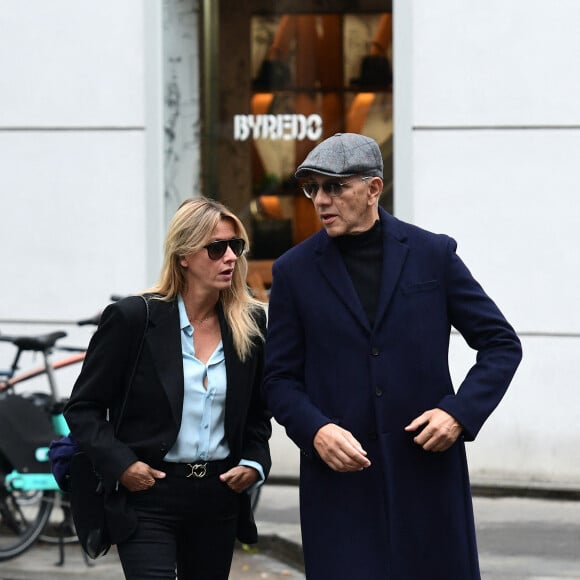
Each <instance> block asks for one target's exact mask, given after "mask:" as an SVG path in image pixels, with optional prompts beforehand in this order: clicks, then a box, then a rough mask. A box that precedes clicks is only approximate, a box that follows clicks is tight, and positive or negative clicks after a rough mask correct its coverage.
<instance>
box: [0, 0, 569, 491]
mask: <svg viewBox="0 0 580 580" xmlns="http://www.w3.org/2000/svg"><path fill="white" fill-rule="evenodd" d="M216 4H220V2H214V3H212V2H209V0H205V1H204V0H199V2H197V1H196V0H189V1H181V0H164V1H163V2H161V1H159V0H156V1H154V0H151V1H149V0H123V1H122V2H118V1H115V0H101V1H100V2H98V3H94V2H92V3H91V2H78V1H76V0H58V1H56V2H50V3H46V2H41V1H40V0H29V1H28V2H26V3H21V2H12V1H10V0H0V70H1V71H2V73H1V74H0V103H1V106H0V167H1V171H0V192H1V193H0V215H1V217H2V227H1V228H0V267H1V271H2V274H3V276H2V278H3V285H2V300H1V302H0V332H2V333H5V334H9V333H15V332H44V331H48V330H54V329H55V326H58V325H59V324H60V326H61V327H63V328H64V329H65V330H67V331H68V332H69V334H70V336H69V340H70V341H71V342H77V343H79V342H81V343H86V340H88V337H89V335H90V331H88V330H79V329H77V328H76V327H75V326H74V325H72V324H70V325H68V324H65V325H64V326H63V324H64V323H66V322H72V321H74V320H76V319H79V318H83V317H86V316H88V315H90V314H92V313H94V312H95V311H96V310H98V309H99V308H102V307H103V306H104V305H105V304H106V303H107V301H108V299H109V296H110V294H112V293H119V294H126V293H130V292H135V291H139V290H141V289H143V288H146V287H147V286H149V285H151V284H152V283H153V282H154V280H155V277H156V274H157V271H158V268H159V266H160V261H161V255H162V242H163V237H164V231H165V226H166V223H167V220H168V217H169V216H170V215H171V214H172V213H173V211H174V209H175V207H176V205H177V204H178V203H179V201H180V200H181V199H184V198H186V197H190V196H192V195H197V194H199V193H203V192H205V193H206V194H212V193H215V191H214V190H213V189H212V190H208V191H206V189H209V188H210V186H211V187H213V184H214V181H212V179H214V178H215V176H214V177H212V175H213V174H212V173H211V171H210V170H208V167H210V168H211V166H212V164H215V163H220V162H221V163H222V164H223V162H224V159H225V157H224V155H223V144H222V143H221V141H224V140H225V138H224V136H223V135H224V133H223V131H222V132H218V134H217V135H216V134H214V133H211V134H210V132H209V129H211V127H212V124H211V122H210V121H211V119H212V118H216V117H219V115H220V114H221V113H220V111H221V110H222V109H220V107H221V106H222V104H223V101H224V98H223V97H221V98H220V99H218V100H217V101H216V102H213V100H212V93H211V91H209V89H208V87H211V86H212V84H211V83H212V82H216V81H215V79H213V81H212V78H211V76H212V70H213V69H212V63H213V64H215V61H213V60H212V54H213V50H214V49H216V46H215V45H213V44H212V35H211V30H212V29H211V25H212V20H211V18H215V17H218V18H219V17H220V14H219V13H218V14H217V15H216V13H215V12H214V8H215V5H216ZM239 4H240V5H242V4H244V3H239ZM258 4H260V5H261V6H262V8H263V6H264V5H265V4H267V3H266V2H265V1H264V2H258ZM271 4H272V5H275V6H274V7H275V8H277V9H279V10H278V12H280V11H281V10H282V9H283V6H281V5H283V4H284V2H271ZM321 4H324V2H321ZM330 4H332V3H330ZM390 9H391V7H389V10H390ZM260 14H261V16H262V17H263V13H260ZM392 15H393V18H392V22H393V36H392V38H393V43H392V53H391V54H390V55H389V56H390V58H391V59H392V68H393V71H394V81H393V87H394V88H393V90H392V107H393V111H394V113H393V116H392V127H393V144H394V145H393V157H392V158H393V173H394V188H393V189H394V193H393V198H392V206H393V211H394V213H395V215H397V216H398V217H400V218H402V219H404V220H407V221H410V222H413V223H416V224H417V225H419V226H421V227H424V228H427V229H430V230H433V231H438V232H445V233H447V234H449V235H451V236H453V237H454V238H455V239H456V240H457V241H458V244H459V248H458V252H459V254H460V255H461V257H462V258H463V259H464V260H465V262H466V263H467V264H468V266H469V267H470V268H471V270H472V271H473V273H474V275H475V276H476V278H478V279H479V280H480V281H481V283H482V285H483V286H484V288H485V289H486V290H487V291H488V292H489V294H490V295H491V296H492V297H493V298H494V299H495V300H496V302H497V303H498V305H499V306H500V308H501V310H502V311H503V312H504V314H505V315H506V317H507V318H508V320H510V322H511V323H512V324H513V325H514V327H515V328H516V330H517V331H518V333H519V335H520V337H521V339H522V343H523V348H524V358H523V362H522V364H521V367H520V369H519V371H518V373H517V374H516V377H515V379H514V381H513V383H512V386H511V387H510V389H509V391H508V393H507V395H506V397H505V398H504V400H503V401H502V403H501V405H500V406H499V408H498V409H497V410H496V412H495V413H494V414H493V415H492V417H491V418H490V420H489V421H488V423H487V424H486V425H485V426H484V428H483V430H482V431H481V433H480V435H479V437H478V439H477V441H476V442H474V443H472V444H469V447H468V449H469V455H470V467H471V474H472V479H473V482H474V483H479V484H484V485H500V486H508V487H509V486H515V487H520V488H549V489H558V490H576V491H578V490H580V462H579V461H578V460H577V459H578V451H577V444H578V440H579V438H580V436H579V434H578V427H577V425H578V424H579V423H580V390H579V389H578V388H577V385H578V380H579V378H578V377H580V357H579V356H578V354H577V353H578V352H579V351H580V308H579V307H578V303H577V294H578V292H577V289H578V286H579V285H580V258H579V257H578V248H579V247H580V229H579V227H578V224H580V204H578V203H577V200H576V196H577V195H578V193H579V192H580V170H579V169H578V161H577V160H578V159H580V100H579V99H578V98H577V95H579V94H580V76H579V75H577V74H575V73H574V71H575V68H576V67H575V65H576V59H575V55H576V54H577V53H578V48H579V43H580V41H579V40H578V35H577V32H576V23H577V22H578V21H580V4H579V3H578V2H576V0H558V1H557V2H553V3H546V2H539V1H538V0H532V1H529V0H528V1H524V0H510V1H507V2H505V1H504V2H500V1H499V0H490V1H488V2H486V3H480V2H475V1H474V0H439V1H438V2H433V1H432V0H394V2H393V3H392ZM266 16H267V15H266ZM261 22H262V23H263V21H261ZM364 22H366V20H364ZM214 26H218V27H219V24H216V23H215V22H214ZM208 27H209V28H208ZM218 48H219V47H218ZM216 50H217V49H216ZM222 52H223V46H222ZM222 57H223V55H222V56H220V57H219V58H222ZM216 58H218V57H216ZM231 58H232V59H235V58H236V55H235V54H232V56H231ZM248 60H249V59H248ZM234 64H235V65H236V66H237V65H238V63H234ZM242 65H243V63H241V64H240V66H242ZM232 70H233V69H232ZM232 74H233V73H232ZM217 82H219V79H218V81H217ZM236 82H238V83H239V80H236ZM248 84H249V83H248ZM244 90H246V91H247V93H248V95H249V88H246V89H244V88H243V87H241V83H240V91H242V92H243V91H244ZM213 96H215V95H213ZM218 96H219V93H218ZM387 101H388V98H387V97H385V99H384V102H387ZM227 106H228V103H225V104H224V105H223V107H227ZM235 106H236V105H233V107H234V108H235ZM212 107H217V109H216V110H214V112H213V113H212V110H213V109H212ZM223 107H222V108H223ZM248 112H250V111H249V110H240V111H239V113H240V114H244V113H248ZM212 114H213V115H214V117H212ZM204 121H205V122H204ZM228 138H229V137H228ZM208 140H214V148H213V149H212V148H211V147H209V148H208V144H207V141H208ZM216 143H217V145H216ZM262 146H263V143H262V144H257V147H258V149H259V148H260V147H262ZM220 147H221V149H220ZM204 151H205V152H206V153H205V158H204ZM216 151H217V152H218V153H219V155H218V156H217V158H216V157H215V156H212V152H213V153H215V152H216ZM284 151H286V150H284ZM235 155H236V154H235V153H234V154H232V158H233V159H238V157H235ZM216 159H217V161H216ZM239 159H243V158H239ZM248 159H250V158H249V157H248ZM245 165H247V164H244V163H240V169H239V170H238V169H236V171H238V172H242V173H243V171H244V167H245ZM218 169H219V168H218ZM208 184H210V185H209V186H208ZM216 187H217V191H218V195H217V196H218V197H220V195H219V191H220V186H219V184H218V186H216ZM204 188H205V189H204ZM230 195H231V196H234V197H232V198H231V199H230V198H227V199H224V201H226V202H228V203H229V202H230V201H231V200H232V199H235V195H236V194H235V193H234V194H230ZM234 205H235V203H234ZM240 207H242V205H241V204H240ZM237 209H239V208H237ZM8 352H9V350H8V347H7V345H3V344H0V367H3V366H6V363H7V360H8V358H9V355H8ZM473 359H474V353H472V352H470V351H469V349H467V347H465V346H464V344H463V342H462V340H461V338H460V337H459V336H458V335H453V339H452V349H451V354H450V362H451V368H452V375H453V377H454V380H455V381H456V382H457V383H459V382H460V380H461V377H462V376H463V375H464V374H465V372H466V370H467V369H468V368H469V365H470V364H471V362H472V361H473ZM25 362H26V361H25ZM73 378H74V376H73V375H72V374H71V375H68V376H67V377H66V380H65V381H63V383H62V390H63V394H66V392H67V389H68V390H70V386H71V382H72V379H73ZM273 454H274V468H273V475H277V476H281V477H296V476H297V474H298V467H297V464H298V454H297V451H296V449H295V448H294V447H293V445H292V444H291V443H289V442H288V440H287V439H286V438H285V435H284V433H283V432H282V430H281V429H276V431H275V436H274V439H273Z"/></svg>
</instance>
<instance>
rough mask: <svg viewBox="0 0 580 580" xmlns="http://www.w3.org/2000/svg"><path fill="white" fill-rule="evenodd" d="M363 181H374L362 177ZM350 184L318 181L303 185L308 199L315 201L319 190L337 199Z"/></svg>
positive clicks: (346, 182) (347, 182)
mask: <svg viewBox="0 0 580 580" xmlns="http://www.w3.org/2000/svg"><path fill="white" fill-rule="evenodd" d="M360 178H361V179H362V180H363V181H366V180H367V179H372V178H371V177H362V176H361V177H360ZM349 183H350V182H349V181H345V182H340V181H325V182H324V183H316V181H308V182H306V183H303V184H302V191H303V192H304V195H305V196H306V197H307V198H308V199H314V198H315V197H316V194H317V193H318V190H319V189H322V191H324V193H326V195H330V196H331V197H336V196H337V195H340V194H341V193H342V188H343V187H344V186H345V185H348V184H349Z"/></svg>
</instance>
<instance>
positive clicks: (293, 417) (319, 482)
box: [264, 209, 521, 580]
mask: <svg viewBox="0 0 580 580" xmlns="http://www.w3.org/2000/svg"><path fill="white" fill-rule="evenodd" d="M379 211H380V219H381V227H382V236H383V267H382V282H381V290H380V301H379V306H378V312H377V317H376V322H375V324H374V327H373V328H371V327H370V325H369V322H368V319H367V318H366V316H365V312H364V310H363V307H362V305H361V303H360V300H359V298H358V295H357V293H356V290H355V288H354V286H353V284H352V282H351V279H350V277H349V275H348V272H347V270H346V267H345V265H344V262H343V260H342V258H341V256H340V254H339V251H338V249H337V247H336V245H335V243H334V242H333V241H332V239H331V238H329V236H328V235H327V234H326V232H325V231H323V230H322V231H320V232H318V233H317V234H315V235H314V236H312V237H311V238H309V239H308V240H306V241H305V242H303V243H302V244H300V245H298V246H296V247H295V248H293V249H292V250H290V251H289V252H287V253H286V254H285V255H284V256H282V257H281V258H279V259H278V260H277V261H276V263H275V264H274V270H273V286H272V290H271V296H270V314H269V331H268V341H267V347H266V368H265V378H264V381H265V382H264V389H265V394H266V397H267V400H268V403H269V406H270V409H271V410H272V412H273V414H274V416H275V418H276V419H277V421H278V422H279V423H281V424H282V425H283V426H284V427H285V428H286V431H287V433H288V435H289V437H291V438H292V439H293V441H294V442H295V443H296V444H297V445H298V447H299V448H300V451H301V464H300V504H301V508H300V509H301V521H302V535H303V546H304V555H305V561H306V576H307V578H308V579H309V580H385V579H389V580H424V579H426V578H428V579H429V580H471V579H477V578H479V577H480V576H479V565H478V558H477V548H476V538H475V529H474V521H473V510H472V502H471V494H470V485H469V477H468V471H467V462H466V456H465V447H464V442H465V441H466V440H472V439H474V438H475V436H476V435H477V433H478V432H479V430H480V428H481V426H482V425H483V423H484V421H485V420H486V419H487V417H488V416H489V415H490V413H491V412H492V411H493V409H494V408H495V407H496V405H497V404H498V403H499V401H500V400H501V398H502V396H503V395H504V393H505V391H506V389H507V387H508V385H509V383H510V381H511V379H512V377H513V374H514V372H515V370H516V368H517V366H518V364H519V361H520V359H521V346H520V342H519V340H518V338H517V336H516V334H515V332H514V330H513V328H512V327H511V326H510V325H509V324H508V322H507V321H506V320H505V318H504V316H503V315H502V314H501V312H500V311H499V309H498V307H497V306H496V305H495V304H494V302H493V301H492V300H491V299H490V298H489V297H488V296H487V295H486V294H485V292H484V291H483V289H482V288H481V286H480V285H479V284H478V282H477V281H476V280H475V279H474V278H473V276H472V275H471V273H470V272H469V270H468V269H467V267H466V266H465V265H464V263H463V262H462V261H461V260H460V258H459V257H458V256H457V254H456V252H455V250H456V243H455V241H454V240H453V239H451V238H449V237H448V236H445V235H438V234H433V233H430V232H427V231H425V230H422V229H420V228H417V227H415V226H412V225H410V224H406V223H404V222H402V221H400V220H398V219H396V218H394V217H393V216H391V215H390V214H388V213H387V212H385V211H383V210H382V209H380V210H379ZM451 327H454V328H455V329H457V331H458V332H460V333H461V335H462V336H463V337H464V339H465V340H466V342H467V343H468V344H469V346H470V347H471V348H473V349H474V350H476V351H477V360H476V363H475V364H474V366H473V367H472V368H471V369H470V371H469V372H468V374H467V376H466V377H465V379H464V380H463V382H462V383H461V385H459V386H458V388H457V389H454V386H453V384H452V381H451V377H450V373H449V366H448V349H449V337H450V331H451ZM435 407H439V408H442V409H444V410H446V411H447V412H448V413H450V414H451V415H453V416H454V417H455V418H456V419H457V420H458V421H459V422H460V423H461V424H462V425H463V427H464V431H463V436H462V437H461V438H460V439H458V441H457V442H456V443H455V444H454V445H453V446H452V447H451V448H450V449H448V450H447V451H446V452H443V453H430V452H426V451H423V450H422V449H421V448H420V447H418V446H417V445H416V444H415V443H414V442H413V435H412V434H409V433H406V432H405V431H404V427H405V426H406V425H407V424H408V423H409V422H410V421H411V420H412V419H414V418H415V417H417V416H418V415H420V414H421V413H423V412H424V411H426V410H429V409H432V408H435ZM329 422H333V423H336V424H338V425H340V426H341V427H343V428H345V429H348V430H349V431H351V432H352V433H353V435H354V436H355V437H356V438H357V439H358V440H359V441H360V442H361V444H362V446H363V448H364V449H365V450H366V451H367V452H368V456H369V459H370V460H371V462H372V466H371V467H369V468H368V469H365V470H364V471H361V472H357V473H338V472H334V471H332V470H331V469H330V468H329V467H327V466H326V465H325V464H324V463H323V462H322V460H321V459H320V458H319V457H318V456H317V454H316V452H315V450H314V448H313V438H314V435H315V433H316V432H317V430H318V429H319V428H320V427H321V426H323V425H325V424H327V423H329Z"/></svg>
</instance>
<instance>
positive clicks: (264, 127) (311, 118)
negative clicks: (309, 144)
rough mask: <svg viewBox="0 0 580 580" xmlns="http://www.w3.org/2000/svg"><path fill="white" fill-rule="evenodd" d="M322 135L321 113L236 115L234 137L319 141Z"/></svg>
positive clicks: (241, 139)
mask: <svg viewBox="0 0 580 580" xmlns="http://www.w3.org/2000/svg"><path fill="white" fill-rule="evenodd" d="M320 137H322V117H321V116H320V115H308V116H306V115H234V139H235V140H236V141H247V140H248V139H250V138H251V139H271V140H272V141H277V140H279V139H281V140H283V141H292V140H297V141H303V140H305V139H309V140H310V141H318V139H320Z"/></svg>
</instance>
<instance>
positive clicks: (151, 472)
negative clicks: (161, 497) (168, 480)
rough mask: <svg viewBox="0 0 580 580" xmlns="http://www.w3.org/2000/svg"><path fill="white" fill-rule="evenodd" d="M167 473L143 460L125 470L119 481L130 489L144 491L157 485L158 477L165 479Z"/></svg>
mask: <svg viewBox="0 0 580 580" xmlns="http://www.w3.org/2000/svg"><path fill="white" fill-rule="evenodd" d="M164 477H165V473H164V472H163V471H159V470H158V469H153V468H152V467H150V466H149V465H147V464H146V463H143V462H142V461H135V463H132V464H131V465H129V467H127V469H125V471H123V473H122V474H121V477H120V478H119V481H120V482H121V484H122V485H123V486H124V487H126V488H127V489H128V490H129V491H143V490H145V489H149V488H150V487H153V486H154V485H155V480H156V479H163V478H164Z"/></svg>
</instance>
